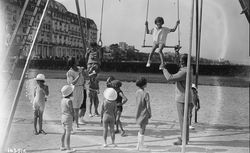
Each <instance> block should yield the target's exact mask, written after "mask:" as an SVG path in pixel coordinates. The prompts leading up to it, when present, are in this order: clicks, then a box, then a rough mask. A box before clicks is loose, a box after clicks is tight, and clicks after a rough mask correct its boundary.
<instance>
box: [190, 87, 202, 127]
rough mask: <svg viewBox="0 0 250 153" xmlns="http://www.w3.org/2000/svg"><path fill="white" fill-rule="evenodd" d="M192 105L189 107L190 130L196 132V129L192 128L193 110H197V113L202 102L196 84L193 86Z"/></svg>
mask: <svg viewBox="0 0 250 153" xmlns="http://www.w3.org/2000/svg"><path fill="white" fill-rule="evenodd" d="M192 98H193V99H192V103H190V105H189V129H190V130H194V129H195V128H194V127H193V126H192V112H193V108H195V110H196V111H198V110H199V109H200V100H199V95H198V91H197V88H196V86H195V84H192Z"/></svg>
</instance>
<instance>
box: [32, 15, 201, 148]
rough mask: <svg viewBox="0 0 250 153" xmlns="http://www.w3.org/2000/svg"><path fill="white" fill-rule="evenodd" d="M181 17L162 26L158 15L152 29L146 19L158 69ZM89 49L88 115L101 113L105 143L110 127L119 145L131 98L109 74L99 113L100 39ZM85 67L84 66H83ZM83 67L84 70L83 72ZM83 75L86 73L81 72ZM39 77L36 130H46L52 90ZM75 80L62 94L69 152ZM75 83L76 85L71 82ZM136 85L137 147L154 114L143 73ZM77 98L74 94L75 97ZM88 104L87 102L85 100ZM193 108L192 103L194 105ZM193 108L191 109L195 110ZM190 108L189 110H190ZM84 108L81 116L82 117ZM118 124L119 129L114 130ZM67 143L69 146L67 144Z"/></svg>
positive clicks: (162, 22)
mask: <svg viewBox="0 0 250 153" xmlns="http://www.w3.org/2000/svg"><path fill="white" fill-rule="evenodd" d="M179 23H180V21H177V23H176V26H175V27H174V28H173V29H170V28H167V27H162V25H163V24H164V20H163V18H162V17H157V18H156V19H155V24H156V28H153V29H152V30H151V31H150V30H149V29H148V23H147V22H146V31H147V33H150V34H152V35H153V41H154V42H153V47H152V50H151V53H150V55H149V58H148V61H147V65H146V66H147V67H149V66H150V64H151V58H152V54H153V53H154V52H155V50H156V49H157V48H159V53H160V58H161V64H160V67H159V69H162V68H163V65H164V58H163V53H162V49H163V48H164V46H165V41H166V37H167V35H168V33H170V32H174V31H175V30H176V28H177V26H178V25H179ZM90 47H91V48H90V50H88V52H87V53H86V59H88V65H87V72H88V75H89V80H90V81H89V88H88V90H89V92H88V96H89V100H90V105H89V116H90V117H93V116H99V115H100V116H101V123H102V124H103V133H104V134H103V137H104V145H103V146H104V147H107V146H108V145H107V133H108V128H110V134H111V140H112V145H114V146H116V144H115V133H120V131H119V128H120V130H121V136H126V133H125V130H124V129H123V126H122V122H121V120H120V117H121V115H122V111H123V105H124V104H125V103H126V102H127V101H128V99H127V97H126V96H125V95H124V93H123V92H122V90H121V86H122V83H121V81H119V80H116V79H115V78H114V77H112V76H110V77H109V78H108V79H107V88H106V89H105V91H104V92H103V96H104V98H105V100H104V101H103V103H102V105H101V114H99V113H98V105H99V99H98V94H99V93H100V91H99V82H98V80H97V79H96V77H97V75H98V73H99V71H100V64H101V63H100V61H101V60H100V59H101V57H102V54H101V53H100V52H98V50H100V48H98V47H99V46H98V45H97V43H92V44H90ZM82 71H83V70H82ZM82 71H81V72H82ZM76 72H77V75H78V76H77V77H76V79H75V81H77V80H78V79H79V76H80V73H79V72H78V69H77V71H76ZM82 77H84V76H82ZM35 80H36V81H37V86H36V88H35V92H34V97H35V98H34V101H33V109H34V134H35V135H37V134H40V133H41V134H46V132H45V131H44V130H43V129H42V120H43V111H44V108H45V101H46V96H48V94H49V88H48V86H47V85H46V84H45V76H44V75H43V74H38V75H37V77H36V78H35ZM73 82H74V79H73V80H71V84H69V85H65V86H63V88H62V89H61V94H62V100H61V113H62V116H61V122H62V126H63V129H64V132H63V134H62V137H61V148H60V149H61V150H67V152H75V150H74V149H72V148H71V147H70V135H71V131H72V130H73V128H72V126H73V121H74V120H76V123H77V127H78V114H79V113H78V110H77V109H74V108H75V107H74V105H76V104H75V103H74V102H73V101H72V97H74V96H76V95H75V92H76V88H78V87H77V86H78V85H76V84H75V83H73ZM72 84H74V85H72ZM84 84H85V81H83V82H81V84H80V85H79V86H81V85H83V86H84ZM136 86H137V87H138V90H137V91H136V93H135V94H136V103H137V110H136V116H135V118H136V123H137V124H138V125H139V132H138V143H137V149H138V150H139V149H141V148H143V142H144V134H145V130H146V126H147V124H148V120H149V119H150V118H151V116H152V114H151V107H150V96H149V93H148V92H147V91H146V90H145V88H146V87H147V80H146V79H145V78H144V77H140V78H138V79H137V81H136ZM192 89H193V93H194V94H195V95H196V101H197V99H198V96H197V90H196V87H195V86H193V87H192ZM81 90H82V91H80V90H79V92H83V91H85V92H84V93H85V94H84V97H85V100H86V89H85V88H83V89H81ZM74 98H75V97H74ZM92 105H94V111H95V112H94V114H92ZM193 106H195V107H196V109H197V106H199V105H198V103H193ZM85 107H86V104H85ZM192 108H193V107H192ZM192 108H191V111H192ZM191 111H190V112H191ZM80 114H81V113H80ZM84 114H85V112H84V113H83V114H82V115H81V116H80V117H83V116H84ZM37 119H39V131H38V130H37V128H36V125H37ZM115 125H116V130H115ZM65 139H66V145H65V142H64V141H65ZM65 146H66V147H65Z"/></svg>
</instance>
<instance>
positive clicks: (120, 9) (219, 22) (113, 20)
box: [58, 0, 250, 65]
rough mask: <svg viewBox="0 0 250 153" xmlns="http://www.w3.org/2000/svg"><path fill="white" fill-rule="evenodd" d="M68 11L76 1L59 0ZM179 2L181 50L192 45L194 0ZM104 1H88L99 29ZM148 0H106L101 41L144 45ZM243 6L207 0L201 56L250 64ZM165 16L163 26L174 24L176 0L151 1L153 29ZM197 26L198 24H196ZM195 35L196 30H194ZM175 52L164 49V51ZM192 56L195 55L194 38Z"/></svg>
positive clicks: (172, 39) (172, 40)
mask: <svg viewBox="0 0 250 153" xmlns="http://www.w3.org/2000/svg"><path fill="white" fill-rule="evenodd" d="M58 1H59V2H61V3H62V4H64V5H65V7H66V8H67V9H68V11H71V12H73V13H76V6H75V1H74V0H58ZM179 2H180V3H179V4H180V21H181V24H180V41H181V46H182V49H181V52H182V53H187V52H188V49H189V48H190V46H189V44H190V40H189V39H190V27H191V26H190V25H191V21H190V20H191V2H192V1H191V0H179ZM79 3H80V9H81V15H82V16H85V14H84V12H85V10H84V0H79ZM101 4H102V0H86V8H87V9H86V11H87V14H86V15H87V17H88V18H91V19H93V20H94V21H95V23H96V24H97V27H98V29H100V21H101ZM146 8H147V0H104V14H103V26H102V41H103V43H104V45H110V44H112V43H118V42H127V43H128V44H129V45H134V46H135V47H136V48H137V49H139V50H140V51H144V52H149V51H150V48H142V47H141V46H142V43H143V39H144V29H145V24H144V23H145V21H146ZM241 10H242V9H241V6H240V3H239V2H238V1H237V0H204V1H203V16H202V36H201V38H202V40H201V53H200V56H201V57H204V58H209V59H219V58H224V59H226V60H230V61H231V62H232V63H237V64H247V65H250V57H249V43H248V42H249V23H248V21H247V19H246V17H245V15H241V14H240V12H241ZM157 16H162V17H163V18H164V20H165V24H164V26H167V27H170V28H172V27H174V25H175V23H176V20H177V0H151V1H150V2H149V12H148V22H149V27H150V28H153V27H154V26H155V25H154V19H155V18H156V17H157ZM194 26H195V24H194ZM98 36H99V34H98ZM177 36H178V32H177V31H176V32H174V33H170V34H169V35H168V38H167V44H168V45H176V44H177V42H178V41H177V40H178V39H177ZM193 38H195V29H194V30H193ZM151 44H152V37H151V36H150V35H148V36H146V45H151ZM168 51H173V50H171V49H165V50H164V52H168ZM192 55H195V39H193V45H192Z"/></svg>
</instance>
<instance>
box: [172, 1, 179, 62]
mask: <svg viewBox="0 0 250 153" xmlns="http://www.w3.org/2000/svg"><path fill="white" fill-rule="evenodd" d="M177 19H178V20H179V21H180V0H177ZM180 45H181V40H180V24H179V25H178V45H177V46H176V47H175V48H174V50H175V60H176V61H175V62H176V63H177V64H178V65H179V63H180V53H179V50H180V49H181V46H180Z"/></svg>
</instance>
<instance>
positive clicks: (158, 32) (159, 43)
mask: <svg viewBox="0 0 250 153" xmlns="http://www.w3.org/2000/svg"><path fill="white" fill-rule="evenodd" d="M155 24H156V27H155V28H153V29H151V30H149V29H148V22H147V21H146V23H145V25H146V33H147V34H151V35H153V46H152V50H151V52H150V54H149V57H148V61H147V65H146V67H150V64H151V58H152V56H153V54H154V52H155V50H156V49H157V48H159V54H160V59H161V64H160V66H159V70H162V68H163V66H164V55H163V53H162V50H163V48H164V46H165V43H166V39H167V35H168V34H169V33H170V32H175V30H176V29H177V26H178V25H179V24H180V20H178V21H177V22H176V25H175V27H174V28H173V29H170V28H168V27H163V26H162V25H163V24H164V19H163V18H162V17H157V18H156V19H155Z"/></svg>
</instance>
